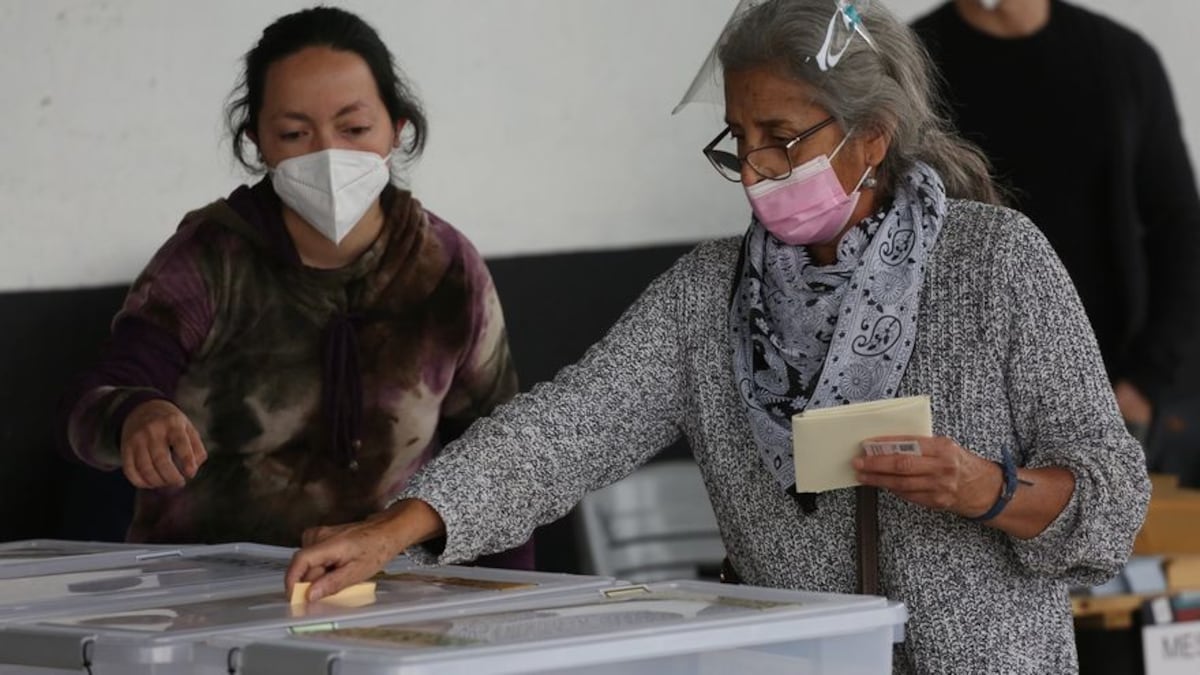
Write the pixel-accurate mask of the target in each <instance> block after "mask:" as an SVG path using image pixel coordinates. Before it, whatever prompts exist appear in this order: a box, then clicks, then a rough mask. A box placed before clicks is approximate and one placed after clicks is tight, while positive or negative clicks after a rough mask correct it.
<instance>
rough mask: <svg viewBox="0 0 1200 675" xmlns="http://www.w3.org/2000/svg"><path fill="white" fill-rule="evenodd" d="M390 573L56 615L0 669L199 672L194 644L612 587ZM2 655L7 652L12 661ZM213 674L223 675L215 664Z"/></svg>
mask: <svg viewBox="0 0 1200 675" xmlns="http://www.w3.org/2000/svg"><path fill="white" fill-rule="evenodd" d="M399 562H400V563H401V564H402V565H403V567H397V566H391V567H389V569H388V571H386V572H385V573H382V574H379V575H376V577H375V578H374V579H372V582H373V583H374V584H375V586H374V589H373V591H371V592H369V593H365V594H363V595H360V596H358V597H356V598H353V599H344V600H327V601H318V602H315V603H300V604H292V603H291V602H290V599H289V598H288V597H286V595H285V592H284V589H283V576H282V572H281V573H280V574H279V575H278V576H277V577H273V578H272V579H270V580H269V582H265V583H261V584H259V585H256V586H254V587H251V588H246V587H242V588H239V589H226V590H215V591H208V592H204V593H186V592H184V591H180V592H179V593H172V594H169V595H166V596H157V597H154V598H151V599H148V600H147V599H141V600H130V601H125V602H112V603H106V604H104V605H92V606H88V607H85V608H79V609H77V610H74V611H59V612H54V613H52V614H45V615H42V616H41V617H38V618H36V619H26V620H25V621H22V623H21V625H10V626H4V627H2V628H0V663H4V662H8V663H19V664H24V665H30V666H54V667H62V666H63V664H64V663H70V664H72V665H73V666H74V667H75V668H76V669H79V668H86V669H87V670H88V671H89V672H91V673H92V674H93V675H103V674H104V673H122V674H124V673H155V674H161V673H192V672H197V670H196V669H197V668H198V666H197V665H196V664H195V663H194V658H193V653H194V647H195V645H196V644H197V643H199V642H202V641H205V640H209V639H213V638H215V637H218V636H237V635H242V634H255V635H260V636H263V637H264V638H270V637H276V638H280V639H282V638H284V637H286V636H288V635H291V634H295V633H304V632H306V631H311V630H316V631H323V630H328V629H330V628H332V627H336V626H337V625H338V623H339V622H341V621H345V620H351V619H359V620H364V619H367V618H369V617H372V616H387V617H392V618H394V617H397V616H405V615H406V614H407V613H412V612H420V613H422V614H423V615H428V614H430V613H447V612H449V613H453V612H455V611H458V610H460V609H461V608H464V607H469V606H473V605H476V604H480V603H488V602H499V601H505V600H511V599H513V598H529V597H536V596H539V595H545V594H554V593H565V592H570V591H578V590H582V589H592V588H602V587H610V586H611V585H612V580H611V579H608V578H604V577H587V576H574V575H565V574H549V573H541V572H521V571H514V570H498V569H486V568H474V567H454V566H445V567H427V568H412V567H411V563H410V562H409V561H408V560H407V559H401V560H400V561H399ZM3 655H9V656H8V657H7V658H6V657H4V656H3ZM213 672H219V673H224V672H227V669H226V668H225V664H223V663H221V664H217V665H216V666H215V667H214V669H213Z"/></svg>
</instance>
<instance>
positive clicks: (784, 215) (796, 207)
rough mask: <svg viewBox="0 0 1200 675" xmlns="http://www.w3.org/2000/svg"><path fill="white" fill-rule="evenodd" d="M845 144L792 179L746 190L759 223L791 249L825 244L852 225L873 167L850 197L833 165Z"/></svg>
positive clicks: (797, 169) (800, 168)
mask: <svg viewBox="0 0 1200 675" xmlns="http://www.w3.org/2000/svg"><path fill="white" fill-rule="evenodd" d="M846 138H849V136H848V135H847V137H846ZM845 143H846V139H842V142H841V143H840V144H838V147H837V148H836V149H834V151H833V154H832V155H820V156H818V157H815V158H813V159H811V160H809V161H807V162H805V163H804V164H801V165H800V166H797V167H795V168H793V169H792V175H790V176H788V177H787V178H785V179H783V180H760V181H759V182H757V183H755V184H754V185H751V186H749V187H747V188H746V196H747V198H749V200H750V208H752V209H753V210H754V215H755V216H757V217H758V222H760V223H762V225H763V227H765V228H766V229H767V231H768V232H770V233H771V234H772V235H774V237H775V238H776V239H778V240H779V241H782V242H783V243H785V244H787V245H789V246H802V245H808V244H823V243H825V242H827V241H830V240H831V239H833V238H834V237H836V236H837V235H838V233H839V232H841V231H842V228H844V227H845V226H846V223H848V222H850V214H852V213H854V207H855V206H857V205H858V198H859V197H860V196H861V195H862V193H861V192H859V188H860V187H862V184H863V181H865V180H866V179H867V176H868V175H870V173H871V167H867V171H866V173H864V174H863V177H862V178H861V179H859V181H858V185H856V186H855V187H854V192H853V194H849V195H848V194H846V189H845V188H843V187H842V183H841V181H839V180H838V177H837V173H836V172H834V170H833V165H831V164H830V163H829V160H830V157H832V156H835V155H837V153H838V151H839V150H841V149H842V145H844V144H845Z"/></svg>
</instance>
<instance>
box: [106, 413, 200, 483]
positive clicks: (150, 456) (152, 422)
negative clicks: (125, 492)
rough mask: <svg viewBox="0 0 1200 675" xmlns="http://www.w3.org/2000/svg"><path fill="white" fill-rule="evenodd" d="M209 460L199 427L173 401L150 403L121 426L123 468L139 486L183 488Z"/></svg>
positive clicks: (130, 480)
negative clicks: (198, 430)
mask: <svg viewBox="0 0 1200 675" xmlns="http://www.w3.org/2000/svg"><path fill="white" fill-rule="evenodd" d="M207 459H208V451H207V450H205V449H204V443H203V442H201V441H200V434H199V433H198V432H197V431H196V427H195V426H193V425H192V422H191V420H189V419H188V418H187V415H184V414H183V411H182V410H180V409H179V408H177V407H175V405H174V404H173V403H171V402H170V401H164V400H161V399H155V400H153V401H146V402H145V403H143V404H141V405H139V406H138V407H136V408H134V409H133V411H132V412H130V413H129V416H128V417H126V418H125V423H124V424H123V425H122V426H121V468H122V469H124V471H125V477H126V478H128V479H129V482H130V483H133V485H134V486H135V487H139V488H145V489H154V488H161V487H182V486H183V485H184V484H186V483H187V481H188V479H191V478H194V477H195V476H196V472H197V471H199V470H200V465H202V464H204V462H205V461H206V460H207Z"/></svg>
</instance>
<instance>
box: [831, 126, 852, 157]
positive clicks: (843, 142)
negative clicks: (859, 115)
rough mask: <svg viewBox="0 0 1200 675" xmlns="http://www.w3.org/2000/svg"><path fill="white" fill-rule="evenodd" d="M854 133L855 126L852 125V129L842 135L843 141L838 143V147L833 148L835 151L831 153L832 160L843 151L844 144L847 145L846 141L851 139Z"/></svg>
mask: <svg viewBox="0 0 1200 675" xmlns="http://www.w3.org/2000/svg"><path fill="white" fill-rule="evenodd" d="M853 135H854V127H850V131H847V132H846V135H845V136H842V142H841V143H838V144H837V147H836V148H834V149H833V152H831V153H829V159H830V161H832V160H833V158H834V157H837V154H838V153H839V152H841V151H842V146H844V145H846V141H848V140H850V137H851V136H853Z"/></svg>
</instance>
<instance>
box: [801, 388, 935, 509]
mask: <svg viewBox="0 0 1200 675" xmlns="http://www.w3.org/2000/svg"><path fill="white" fill-rule="evenodd" d="M932 435H933V413H932V411H931V408H930V402H929V397H928V396H910V397H906V398H895V399H887V400H883V401H871V402H868V403H853V404H850V405H844V406H837V407H834V408H819V409H817V410H806V411H804V412H802V413H800V414H798V415H795V416H794V417H792V454H793V456H794V458H795V468H796V491H797V492H801V493H803V492H825V491H827V490H837V489H841V488H848V487H853V486H855V485H858V481H857V480H856V478H855V475H854V467H853V465H852V462H853V461H854V458H855V457H858V456H860V455H862V454H864V451H863V441H866V440H868V439H871V438H878V437H885V436H932ZM878 449H879V451H884V450H885V448H884V447H883V446H880V447H879V448H878Z"/></svg>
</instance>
